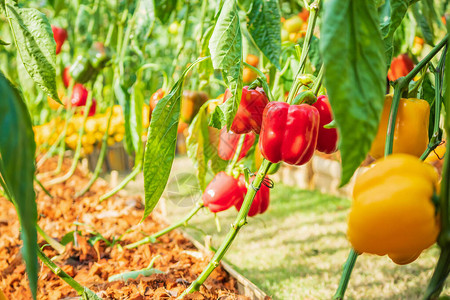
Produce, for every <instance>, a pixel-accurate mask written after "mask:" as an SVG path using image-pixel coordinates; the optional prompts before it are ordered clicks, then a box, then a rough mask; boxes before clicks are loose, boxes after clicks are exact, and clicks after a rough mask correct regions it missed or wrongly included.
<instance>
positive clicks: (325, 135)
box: [312, 96, 338, 154]
mask: <svg viewBox="0 0 450 300" xmlns="http://www.w3.org/2000/svg"><path fill="white" fill-rule="evenodd" d="M312 106H314V107H315V108H317V110H318V111H319V115H320V123H319V135H318V137H317V146H316V149H317V150H318V151H320V152H323V153H327V154H330V153H333V152H336V150H337V142H338V134H337V129H336V128H324V127H323V126H325V125H327V124H328V123H330V122H331V121H332V120H333V112H332V111H331V105H330V102H329V101H328V96H319V97H317V101H316V102H315V103H314V104H312Z"/></svg>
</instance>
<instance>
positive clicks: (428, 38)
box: [412, 2, 434, 46]
mask: <svg viewBox="0 0 450 300" xmlns="http://www.w3.org/2000/svg"><path fill="white" fill-rule="evenodd" d="M412 12H413V15H414V18H415V19H416V22H417V25H419V28H420V31H421V32H422V35H423V38H424V39H425V42H427V43H428V44H430V45H432V46H434V30H433V24H432V23H430V22H431V20H428V19H427V18H426V17H425V16H424V14H423V12H422V6H421V3H420V2H418V3H414V4H413V5H412Z"/></svg>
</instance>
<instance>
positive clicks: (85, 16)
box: [75, 4, 93, 38]
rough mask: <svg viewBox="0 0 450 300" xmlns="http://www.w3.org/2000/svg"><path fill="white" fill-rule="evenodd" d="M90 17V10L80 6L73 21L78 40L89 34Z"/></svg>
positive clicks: (82, 5) (85, 6)
mask: <svg viewBox="0 0 450 300" xmlns="http://www.w3.org/2000/svg"><path fill="white" fill-rule="evenodd" d="M92 17H93V15H92V11H91V9H90V8H89V7H88V6H87V5H84V4H81V5H80V8H79V9H78V14H77V18H76V20H75V32H76V33H77V35H79V36H78V38H82V37H84V36H86V35H87V34H88V33H89V22H90V20H91V18H92Z"/></svg>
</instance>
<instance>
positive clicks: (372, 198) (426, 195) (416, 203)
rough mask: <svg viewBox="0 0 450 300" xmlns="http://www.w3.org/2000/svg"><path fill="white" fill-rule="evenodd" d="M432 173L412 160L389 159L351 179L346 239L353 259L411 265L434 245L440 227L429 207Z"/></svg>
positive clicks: (408, 157) (435, 178)
mask: <svg viewBox="0 0 450 300" xmlns="http://www.w3.org/2000/svg"><path fill="white" fill-rule="evenodd" d="M437 184H438V174H437V172H436V171H435V169H434V168H433V167H432V166H430V165H429V164H426V163H424V162H422V161H420V160H419V159H417V158H416V157H414V156H411V155H408V154H393V155H390V156H388V157H387V158H384V159H382V160H379V161H377V162H375V165H374V166H373V167H372V168H370V169H369V170H368V171H366V172H365V173H363V174H362V175H361V176H359V177H358V178H357V179H356V182H355V187H354V189H353V203H352V208H351V211H350V215H349V219H348V231H347V236H348V239H349V241H350V243H351V244H352V246H353V248H354V249H355V251H356V252H358V253H364V252H365V253H372V254H377V255H386V254H387V255H388V256H389V257H390V258H391V259H392V260H393V261H394V262H395V263H397V264H408V263H411V262H413V261H414V260H415V259H416V258H417V257H418V256H419V255H420V253H421V252H422V251H423V250H424V249H426V248H428V247H430V246H431V245H433V244H434V243H435V242H436V239H437V236H438V233H439V228H440V223H439V218H438V216H437V215H436V208H435V206H434V204H433V202H432V196H433V193H434V192H435V191H436V190H437Z"/></svg>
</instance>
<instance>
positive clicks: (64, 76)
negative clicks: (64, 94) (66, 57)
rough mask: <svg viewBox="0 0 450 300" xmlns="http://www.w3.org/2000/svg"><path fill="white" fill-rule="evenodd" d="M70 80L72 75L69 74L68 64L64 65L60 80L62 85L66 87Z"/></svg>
mask: <svg viewBox="0 0 450 300" xmlns="http://www.w3.org/2000/svg"><path fill="white" fill-rule="evenodd" d="M71 80H72V77H71V76H70V66H69V67H65V68H64V70H63V73H62V81H63V83H64V86H65V87H66V88H68V87H69V85H70V81H71Z"/></svg>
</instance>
